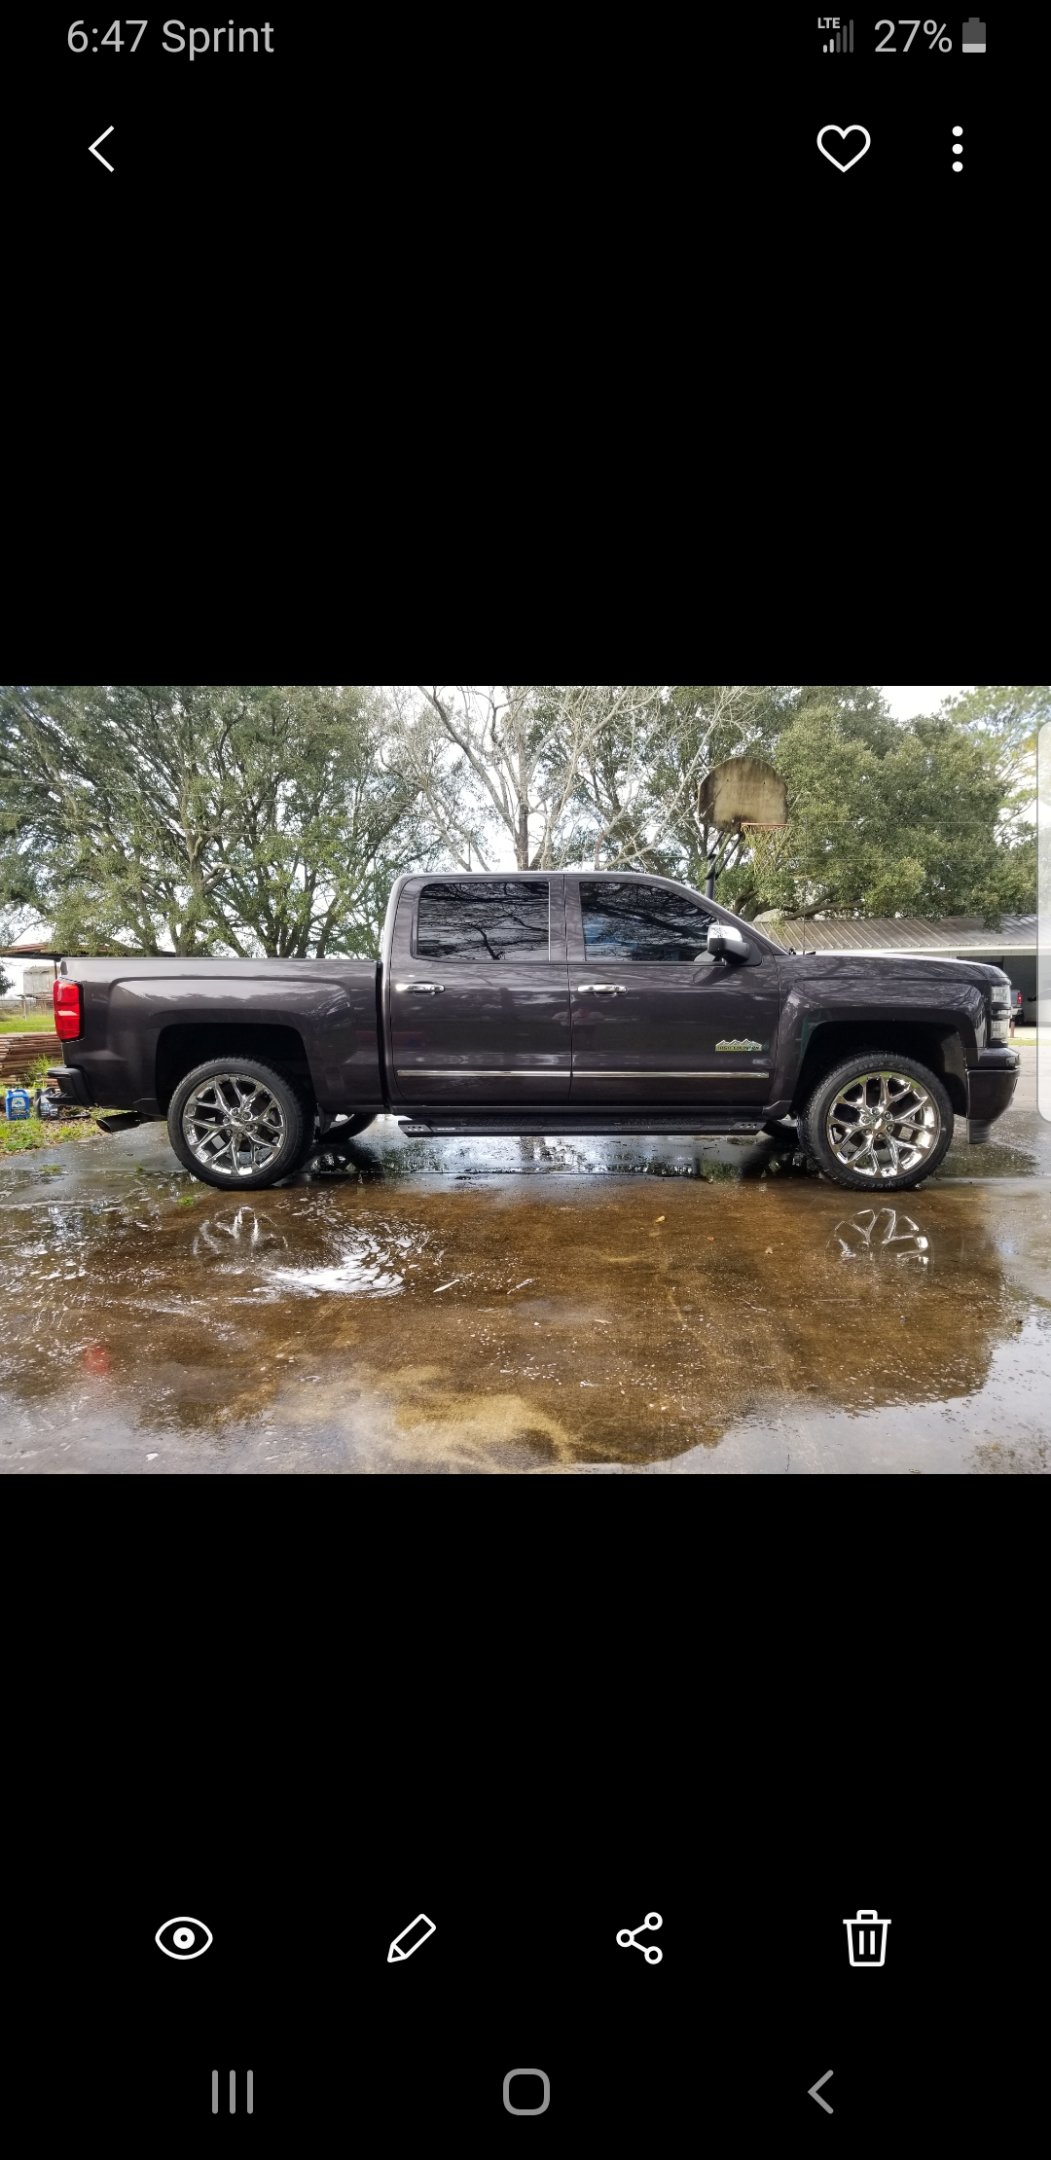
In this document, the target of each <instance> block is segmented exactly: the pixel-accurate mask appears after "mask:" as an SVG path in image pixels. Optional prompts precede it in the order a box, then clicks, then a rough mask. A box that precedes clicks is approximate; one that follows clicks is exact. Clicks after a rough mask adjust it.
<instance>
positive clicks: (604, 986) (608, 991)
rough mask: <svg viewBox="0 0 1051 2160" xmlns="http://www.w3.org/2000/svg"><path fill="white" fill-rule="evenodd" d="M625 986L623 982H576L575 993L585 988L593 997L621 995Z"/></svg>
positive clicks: (578, 993)
mask: <svg viewBox="0 0 1051 2160" xmlns="http://www.w3.org/2000/svg"><path fill="white" fill-rule="evenodd" d="M626 987H627V985H626V984H625V983H578V984H577V995H578V996H579V995H580V992H581V991H582V990H586V991H588V992H590V993H591V995H592V996H594V997H623V995H624V991H625V989H626Z"/></svg>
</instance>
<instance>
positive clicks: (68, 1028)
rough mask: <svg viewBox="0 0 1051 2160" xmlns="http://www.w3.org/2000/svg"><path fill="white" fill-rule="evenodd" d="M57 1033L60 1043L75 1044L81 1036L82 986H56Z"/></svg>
mask: <svg viewBox="0 0 1051 2160" xmlns="http://www.w3.org/2000/svg"><path fill="white" fill-rule="evenodd" d="M55 1033H56V1035H57V1036H58V1038H59V1041H60V1042H75V1041H76V1039H77V1036H78V1035H79V1034H80V984H79V983H71V982H57V983H56V984H55Z"/></svg>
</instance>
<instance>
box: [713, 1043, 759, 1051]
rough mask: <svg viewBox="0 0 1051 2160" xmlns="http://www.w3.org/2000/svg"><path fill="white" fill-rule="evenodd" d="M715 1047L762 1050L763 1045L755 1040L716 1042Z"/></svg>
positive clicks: (720, 1048) (718, 1048) (719, 1048)
mask: <svg viewBox="0 0 1051 2160" xmlns="http://www.w3.org/2000/svg"><path fill="white" fill-rule="evenodd" d="M715 1047H716V1049H717V1050H736V1051H745V1052H755V1051H757V1050H762V1049H763V1047H764V1045H763V1044H762V1043H757V1042H721V1043H716V1045H715Z"/></svg>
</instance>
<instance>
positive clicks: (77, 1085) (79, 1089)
mask: <svg viewBox="0 0 1051 2160" xmlns="http://www.w3.org/2000/svg"><path fill="white" fill-rule="evenodd" d="M47 1076H48V1079H49V1080H50V1082H51V1084H52V1086H53V1087H57V1089H58V1092H59V1094H60V1095H61V1097H62V1100H63V1102H72V1103H79V1104H80V1107H81V1109H82V1110H90V1108H91V1096H90V1095H89V1093H88V1083H87V1081H86V1080H85V1078H84V1075H83V1073H82V1072H81V1070H80V1067H79V1065H49V1066H48V1069H47Z"/></svg>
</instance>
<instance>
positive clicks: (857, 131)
mask: <svg viewBox="0 0 1051 2160" xmlns="http://www.w3.org/2000/svg"><path fill="white" fill-rule="evenodd" d="M826 135H838V136H839V139H840V142H841V143H842V144H843V146H844V148H845V147H846V140H847V136H848V135H863V136H864V138H865V140H864V142H863V143H862V145H861V148H860V150H855V152H854V155H853V157H851V158H848V159H847V161H846V163H845V164H844V162H843V159H842V158H838V157H836V155H835V153H834V152H833V151H831V150H826V148H825V136H826ZM871 142H872V137H871V135H870V134H869V131H868V129H867V128H863V127H858V125H857V123H856V122H855V124H854V126H853V127H845V128H841V127H823V128H819V130H818V138H817V146H818V149H819V150H820V152H821V155H822V157H827V159H828V162H829V164H830V165H834V166H835V168H836V171H837V172H849V171H850V168H851V166H852V165H856V164H857V162H858V159H859V158H863V157H864V155H865V152H866V150H867V149H868V148H869V146H870V144H871Z"/></svg>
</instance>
